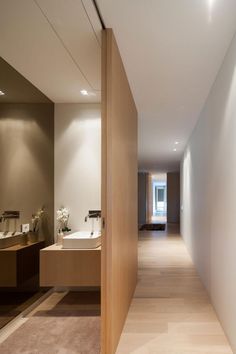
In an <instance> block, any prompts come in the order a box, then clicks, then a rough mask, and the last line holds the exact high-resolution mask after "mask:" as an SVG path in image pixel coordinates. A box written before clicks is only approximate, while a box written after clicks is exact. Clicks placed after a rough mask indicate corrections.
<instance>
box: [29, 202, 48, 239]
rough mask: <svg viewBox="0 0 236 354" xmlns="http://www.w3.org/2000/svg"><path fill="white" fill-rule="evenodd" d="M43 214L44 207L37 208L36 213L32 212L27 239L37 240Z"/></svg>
mask: <svg viewBox="0 0 236 354" xmlns="http://www.w3.org/2000/svg"><path fill="white" fill-rule="evenodd" d="M43 214H44V207H43V208H41V209H39V210H38V211H37V213H35V214H32V219H31V223H32V230H31V231H30V232H29V241H30V242H37V241H38V237H39V230H40V226H41V223H42V218H43Z"/></svg>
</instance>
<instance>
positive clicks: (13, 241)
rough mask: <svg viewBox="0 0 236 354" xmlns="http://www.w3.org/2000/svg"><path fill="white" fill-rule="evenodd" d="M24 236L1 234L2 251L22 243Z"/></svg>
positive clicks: (18, 233) (17, 233)
mask: <svg viewBox="0 0 236 354" xmlns="http://www.w3.org/2000/svg"><path fill="white" fill-rule="evenodd" d="M23 237H24V235H23V234H22V233H21V232H15V233H14V234H13V235H12V232H8V233H7V234H6V235H5V234H4V232H0V249H2V248H7V247H11V246H14V245H17V244H19V243H21V241H22V239H23Z"/></svg>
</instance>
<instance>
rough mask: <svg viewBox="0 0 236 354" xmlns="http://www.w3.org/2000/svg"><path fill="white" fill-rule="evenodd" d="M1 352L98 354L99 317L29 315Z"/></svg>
mask: <svg viewBox="0 0 236 354" xmlns="http://www.w3.org/2000/svg"><path fill="white" fill-rule="evenodd" d="M0 353H1V354H99V353H100V317H77V316H76V317H73V316H69V317H65V316H63V317H47V316H45V317H30V318H29V319H28V320H27V322H26V323H25V324H23V325H22V326H21V327H19V328H18V329H17V330H16V331H15V332H14V333H13V334H11V335H10V336H9V337H8V338H7V339H6V340H5V341H4V342H3V343H2V344H0Z"/></svg>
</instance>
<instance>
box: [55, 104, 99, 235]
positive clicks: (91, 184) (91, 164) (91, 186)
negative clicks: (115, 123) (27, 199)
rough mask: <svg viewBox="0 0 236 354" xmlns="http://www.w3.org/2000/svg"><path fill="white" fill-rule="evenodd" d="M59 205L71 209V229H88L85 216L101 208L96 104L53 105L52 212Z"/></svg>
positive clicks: (97, 227) (89, 225)
mask: <svg viewBox="0 0 236 354" xmlns="http://www.w3.org/2000/svg"><path fill="white" fill-rule="evenodd" d="M62 205H63V206H65V207H68V208H69V210H70V220H69V226H70V227H71V228H72V230H91V220H88V222H87V223H85V222H84V218H85V216H86V215H87V214H88V210H96V209H97V210H100V209H101V109H100V105H99V104H56V105H55V211H56V210H57V209H58V208H59V207H60V206H62ZM55 224H56V220H55ZM96 229H100V221H99V222H97V221H96V219H95V230H96Z"/></svg>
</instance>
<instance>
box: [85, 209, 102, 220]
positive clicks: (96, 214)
mask: <svg viewBox="0 0 236 354" xmlns="http://www.w3.org/2000/svg"><path fill="white" fill-rule="evenodd" d="M88 218H89V219H90V218H95V219H98V218H101V210H89V213H88V215H86V216H85V219H84V221H85V222H87V221H88Z"/></svg>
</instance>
